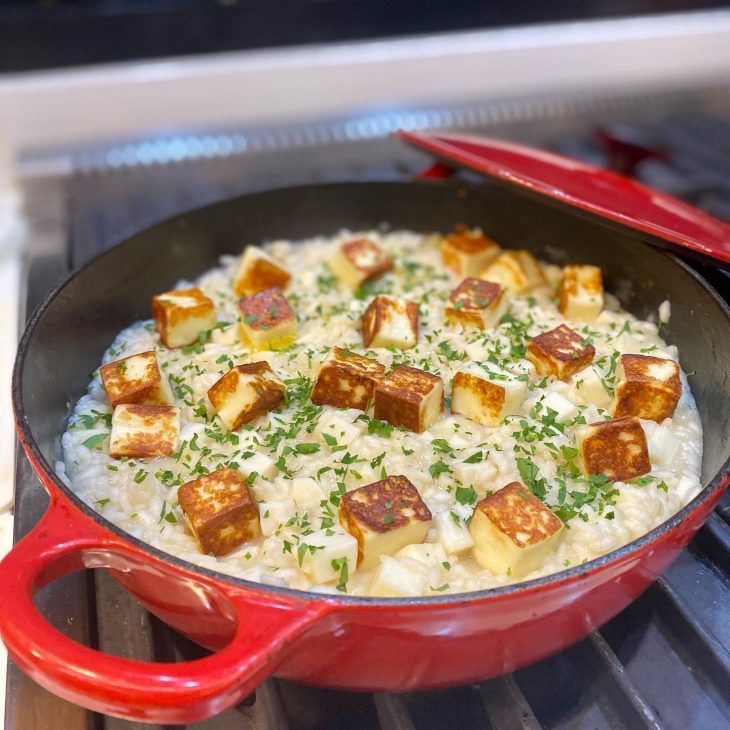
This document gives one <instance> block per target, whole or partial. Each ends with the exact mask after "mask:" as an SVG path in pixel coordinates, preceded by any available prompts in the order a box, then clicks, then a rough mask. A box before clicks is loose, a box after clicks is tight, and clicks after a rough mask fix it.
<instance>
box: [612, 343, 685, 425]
mask: <svg viewBox="0 0 730 730" xmlns="http://www.w3.org/2000/svg"><path fill="white" fill-rule="evenodd" d="M616 383H617V385H616V390H615V395H616V397H615V398H614V401H613V408H612V413H613V415H614V416H616V417H620V416H637V417H638V418H643V419H645V420H647V421H656V422H657V423H661V422H662V421H663V420H664V419H665V418H671V417H672V416H673V415H674V410H675V408H676V407H677V403H678V402H679V398H680V396H681V395H682V381H681V380H680V378H679V365H678V364H677V363H676V362H675V361H674V360H668V359H665V358H661V357H651V356H650V355H621V357H619V359H618V365H617V366H616Z"/></svg>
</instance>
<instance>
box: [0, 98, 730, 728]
mask: <svg viewBox="0 0 730 730" xmlns="http://www.w3.org/2000/svg"><path fill="white" fill-rule="evenodd" d="M554 109H557V110H558V111H555V113H554V114H552V116H550V115H548V117H545V116H544V115H543V117H542V118H538V117H537V116H533V118H529V119H528V118H527V117H526V116H525V115H520V113H519V110H515V109H513V110H512V112H511V114H505V113H504V110H502V112H499V111H498V110H497V111H495V110H494V109H492V110H491V111H490V110H489V109H487V108H484V107H474V108H466V107H465V108H463V109H451V110H447V111H448V114H447V113H446V111H444V110H441V111H439V110H423V111H422V112H413V113H412V117H411V118H410V122H411V124H412V126H419V125H420V126H421V127H423V126H432V127H436V126H452V127H459V128H461V129H471V130H474V131H480V130H483V131H485V132H488V133H489V134H491V135H497V134H503V135H505V136H510V137H513V138H518V139H523V140H526V141H530V142H533V143H535V142H537V143H540V144H543V145H545V146H549V147H551V148H552V149H556V150H559V151H561V152H564V153H566V154H570V155H573V156H576V157H580V158H582V159H586V160H590V161H591V162H594V163H598V164H602V165H605V166H609V167H613V168H615V169H619V170H622V171H625V172H630V173H631V174H634V175H635V176H636V177H638V178H639V179H641V180H644V181H646V182H648V183H650V184H652V185H655V186H657V187H660V188H663V189H665V190H667V191H668V192H671V193H673V194H675V195H679V196H681V197H683V198H685V199H687V200H690V201H691V202H693V203H694V204H696V205H699V206H700V207H703V208H705V209H706V210H708V211H710V212H712V213H714V214H715V215H718V216H721V217H723V216H724V217H725V218H726V219H729V220H730V90H724V91H721V92H718V91H717V90H715V91H713V92H711V93H708V94H707V95H706V96H701V95H698V94H693V95H691V97H690V96H688V97H681V96H680V97H678V96H672V95H664V96H662V95H661V94H660V95H657V96H655V97H653V99H651V100H647V99H646V98H641V99H635V100H634V101H633V102H632V101H627V100H625V99H623V100H616V101H615V103H613V104H612V103H608V102H607V101H605V100H604V101H603V102H601V104H600V105H597V106H593V107H590V106H586V107H584V108H582V109H578V110H576V109H575V108H568V109H563V110H562V112H559V109H560V107H559V106H557V107H554ZM690 109H691V111H689V110H690ZM439 115H441V116H439ZM637 119H640V120H641V122H640V123H638V122H637ZM404 122H405V124H404V126H407V124H408V122H409V119H405V120H401V124H403V123H404ZM393 124H394V122H393V120H384V119H383V118H382V117H378V116H374V117H372V118H366V119H359V120H350V121H349V122H348V121H339V122H336V123H332V124H331V125H322V126H309V127H302V128H297V129H289V130H274V131H273V132H272V131H271V130H269V131H256V130H249V131H247V132H246V133H238V132H236V133H230V134H216V135H203V136H187V137H177V138H174V139H164V140H156V141H151V142H147V141H145V142H139V143H130V144H126V145H122V146H119V147H113V148H106V149H99V150H92V151H88V152H86V153H84V154H83V155H78V156H77V157H76V158H75V159H74V160H73V164H72V170H73V172H72V174H71V175H70V176H68V177H66V178H63V179H58V180H55V181H36V182H35V183H33V184H32V185H31V186H30V187H29V193H30V199H29V201H28V206H27V207H28V210H29V211H31V226H32V227H33V231H32V232H33V235H32V236H31V241H32V243H33V248H32V249H31V250H30V251H29V255H30V265H29V270H28V281H27V298H28V302H27V307H28V311H30V309H31V308H32V307H33V306H34V305H35V303H37V301H38V300H39V298H40V297H42V295H43V294H44V293H45V291H47V290H48V288H49V286H50V284H51V283H52V282H53V281H54V280H55V279H56V278H57V277H58V276H59V275H60V274H62V273H63V272H65V271H66V270H68V269H69V268H73V267H76V266H78V265H80V264H82V263H83V262H84V261H86V260H88V259H89V257H90V256H92V255H94V254H95V253H97V252H98V251H101V250H103V249H104V248H106V247H108V246H109V245H111V244H112V243H114V242H116V241H118V240H121V239H122V238H124V237H126V236H128V235H129V234H131V233H132V232H134V231H135V230H139V229H140V228H143V227H146V226H148V225H150V224H151V223H154V222H155V221H157V220H160V219H162V218H165V217H167V216H170V215H173V214H175V213H177V212H180V211H182V210H185V209H189V208H192V207H195V206H199V205H203V204H205V203H208V202H212V201H214V200H219V199H222V198H225V197H229V196H232V195H235V194H238V193H242V192H245V191H250V190H254V189H261V188H266V187H274V186H282V185H291V184H296V183H303V182H320V181H326V180H336V179H361V180H362V179H393V178H403V177H408V176H411V175H413V174H414V173H415V172H417V171H419V170H420V169H422V167H424V166H425V164H427V162H428V160H427V158H425V157H423V156H422V155H420V154H419V153H416V152H414V151H412V150H409V149H407V148H406V147H405V146H404V145H402V144H401V143H399V142H397V141H396V140H394V139H391V138H387V137H384V136H383V132H384V131H387V129H388V128H389V126H392V125H393ZM698 268H699V269H700V270H701V272H702V273H703V275H705V276H707V277H708V278H709V279H711V280H712V281H713V283H714V284H715V286H717V287H718V289H719V290H720V291H721V293H722V294H723V296H725V298H726V299H728V300H729V301H730V279H728V277H727V275H726V274H725V273H723V272H721V271H718V270H716V269H712V268H709V267H704V266H699V265H698ZM16 484H17V494H16V537H19V536H21V535H22V534H24V533H25V532H26V531H27V530H28V529H29V528H30V527H31V526H32V525H33V524H34V523H35V521H36V520H37V517H38V515H39V514H40V513H41V512H42V510H43V508H44V505H45V501H46V499H45V495H44V493H43V492H42V490H41V488H40V486H39V484H38V482H37V480H36V479H35V477H34V476H33V474H32V472H31V470H30V467H29V465H28V464H27V462H26V461H25V459H24V458H23V457H22V456H21V457H20V458H19V459H18V467H17V475H16ZM38 603H39V605H41V606H42V607H43V609H44V610H45V612H46V615H48V617H49V620H51V621H52V622H53V623H54V624H55V625H56V626H57V627H58V628H60V629H61V630H63V631H64V632H66V633H67V634H68V635H70V636H72V637H74V638H76V639H77V640H79V641H82V642H85V643H87V644H89V645H92V646H95V647H97V648H99V649H101V650H103V651H105V652H110V653H113V654H118V655H122V656H129V657H134V658H139V659H147V660H157V661H174V660H176V659H182V658H192V657H196V656H201V655H203V654H204V651H203V650H202V649H200V648H199V647H197V646H195V645H193V644H192V643H190V642H189V641H187V640H186V639H184V638H182V637H181V636H179V635H178V634H176V633H175V632H173V631H172V630H171V629H168V628H167V627H166V626H165V625H164V624H162V623H161V622H160V621H158V620H157V619H156V618H155V617H154V616H152V615H150V614H149V613H147V612H146V611H145V610H144V609H143V608H141V607H140V606H139V605H138V604H137V603H136V601H134V599H132V598H131V597H129V596H128V595H127V594H126V593H125V592H124V591H123V590H122V589H121V588H120V587H119V586H118V585H117V584H116V583H115V582H114V581H113V580H112V579H111V578H110V577H109V576H108V575H107V574H106V573H105V572H103V571H87V572H84V573H78V574H74V575H71V576H67V577H66V578H65V579H63V580H61V581H58V582H56V583H53V584H51V585H50V586H49V587H47V588H46V589H44V591H43V592H42V593H41V594H40V595H39V597H38ZM728 606H730V498H728V497H727V496H726V497H725V498H724V500H723V502H722V503H721V505H720V506H719V507H718V509H717V510H716V512H715V513H714V514H713V515H712V516H711V518H710V520H709V521H708V523H707V525H706V526H705V527H704V528H703V529H702V530H701V532H700V533H699V534H698V535H697V537H696V539H695V540H694V541H693V543H692V545H691V546H690V548H689V549H688V550H686V551H685V552H684V553H682V555H681V556H680V558H679V559H678V560H677V561H676V562H675V563H674V565H672V567H671V568H670V569H669V570H668V571H667V572H666V574H665V575H664V576H663V577H662V578H661V579H660V580H658V581H657V582H656V583H655V584H654V585H653V586H652V587H651V588H650V589H649V590H648V591H647V592H646V593H645V594H644V595H643V596H642V597H641V598H639V600H637V601H636V602H635V603H634V604H632V605H631V606H630V607H629V608H627V609H626V610H625V611H624V612H623V613H621V614H620V615H619V616H618V617H616V618H615V619H614V620H613V621H611V622H610V623H608V624H607V625H606V626H604V627H603V628H601V630H600V631H596V632H594V633H593V634H591V635H590V636H589V637H588V638H587V639H585V640H584V641H582V642H580V643H579V644H577V645H576V646H574V647H572V648H570V649H568V650H566V651H564V652H562V653H560V654H558V655H556V656H554V657H552V658H550V659H546V660H544V661H542V662H540V663H538V664H535V665H533V666H531V667H529V668H527V669H523V670H521V671H519V672H516V673H514V674H512V675H509V676H505V677H501V678H498V679H493V680H489V681H486V682H482V683H478V684H472V685H466V686H461V687H455V688H452V689H446V690H441V691H434V692H423V693H408V694H400V695H396V694H384V693H383V694H355V693H345V692H336V691H330V690H323V689H314V688H310V687H305V686H302V685H298V684H294V683H291V682H285V681H280V680H276V679H271V680H268V681H267V682H265V683H264V684H263V685H262V686H261V687H259V689H257V691H256V693H255V696H251V697H249V698H248V699H247V700H246V701H244V702H243V703H241V704H240V705H239V706H237V707H235V708H233V709H231V710H229V711H227V712H225V713H223V714H222V715H220V716H218V717H216V718H213V719H211V720H208V721H206V722H202V723H197V724H194V725H190V726H188V727H190V728H200V729H201V730H228V729H229V728H230V729H232V728H237V729H240V730H259V729H263V728H271V729H277V730H278V729H280V728H281V729H285V728H290V729H291V730H315V729H322V730H336V729H339V728H347V730H358V729H359V728H363V729H365V728H383V729H385V730H395V729H397V730H411V729H414V730H415V729H419V730H420V729H424V730H431V729H440V728H444V727H449V728H450V729H451V730H457V729H459V728H476V727H485V728H493V729H495V730H497V729H501V728H504V729H507V730H511V729H512V728H528V729H530V730H532V729H537V728H561V729H566V730H568V729H572V728H576V729H577V728H581V729H583V728H607V729H608V728H627V730H628V729H629V728H631V729H633V728H667V729H670V730H674V729H675V728H676V730H680V729H681V730H692V729H696V730H713V729H715V728H717V729H718V730H719V729H720V728H727V727H730V651H729V649H730V613H729V612H728V610H727V607H728ZM143 727H149V726H145V725H141V724H138V723H133V722H127V721H122V720H118V719H114V718H108V717H102V716H99V715H95V714H93V713H88V712H86V711H84V710H82V709H80V708H77V707H74V706H72V705H70V704H68V703H66V702H64V701H63V700H60V699H57V698H55V697H53V696H51V695H50V694H48V693H47V692H45V691H44V690H42V689H41V688H39V687H38V686H37V685H35V684H34V683H33V682H32V681H31V680H29V679H28V678H26V677H25V676H24V675H22V674H21V673H20V672H19V671H18V670H17V669H16V668H15V667H13V666H10V668H9V675H8V704H7V708H6V729H7V730H46V729H49V730H50V729H53V730H56V729H57V728H63V729H64V730H80V729H81V728H94V729H95V730H124V729H126V730H132V729H133V728H143ZM153 727H154V726H153Z"/></svg>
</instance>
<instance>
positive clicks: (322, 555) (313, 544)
mask: <svg viewBox="0 0 730 730" xmlns="http://www.w3.org/2000/svg"><path fill="white" fill-rule="evenodd" d="M300 544H302V545H306V549H305V551H304V553H303V556H302V570H303V571H304V572H305V573H306V574H307V575H308V576H309V577H310V578H311V579H312V580H313V581H314V582H315V583H332V582H333V581H336V580H340V579H341V578H344V577H345V575H349V574H350V573H352V572H354V571H355V569H356V568H357V550H358V546H357V540H356V539H355V538H354V537H353V536H352V535H350V533H348V532H345V531H344V530H343V529H341V528H338V527H334V528H329V527H328V528H327V529H325V530H317V531H316V532H310V533H309V534H308V535H304V536H302V538H301V543H300Z"/></svg>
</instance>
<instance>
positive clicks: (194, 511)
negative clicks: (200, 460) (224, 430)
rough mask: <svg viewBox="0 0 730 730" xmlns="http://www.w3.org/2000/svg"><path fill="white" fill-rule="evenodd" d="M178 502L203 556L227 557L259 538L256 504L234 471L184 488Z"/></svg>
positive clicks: (222, 471) (219, 472)
mask: <svg viewBox="0 0 730 730" xmlns="http://www.w3.org/2000/svg"><path fill="white" fill-rule="evenodd" d="M177 499H178V502H179V503H180V507H181V508H182V511H183V512H184V514H185V519H186V522H187V524H188V526H189V527H190V530H191V532H192V533H193V536H194V537H195V539H196V540H197V541H198V545H199V547H200V552H202V553H209V554H211V555H226V554H227V553H230V552H231V551H232V550H235V549H236V548H237V547H240V546H241V545H243V544H244V543H246V542H249V541H251V540H254V539H256V538H257V537H259V536H260V535H261V526H260V524H259V510H258V506H257V504H256V500H255V499H254V497H253V495H252V494H251V490H250V489H249V488H248V485H247V484H246V482H245V481H244V480H243V478H242V477H241V476H240V474H238V473H237V472H236V471H234V470H233V469H218V470H217V471H213V472H211V473H210V474H205V475H203V476H202V477H199V478H198V479H194V480H193V481H191V482H187V483H185V484H183V485H182V486H181V487H180V488H179V489H178V490H177Z"/></svg>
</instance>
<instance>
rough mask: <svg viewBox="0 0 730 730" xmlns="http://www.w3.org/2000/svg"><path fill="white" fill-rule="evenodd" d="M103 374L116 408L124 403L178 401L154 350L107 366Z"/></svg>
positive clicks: (165, 403) (104, 367)
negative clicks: (161, 369)
mask: <svg viewBox="0 0 730 730" xmlns="http://www.w3.org/2000/svg"><path fill="white" fill-rule="evenodd" d="M100 373H101V382H102V383H103V385H104V390H105V391H106V395H107V397H108V398H109V403H110V404H111V405H112V407H114V406H118V405H119V404H120V403H137V404H139V405H147V406H166V405H170V404H171V403H174V402H175V400H174V398H173V396H172V391H171V390H170V384H169V382H168V381H167V378H166V377H165V376H164V375H163V374H162V373H161V372H160V367H159V365H158V362H157V355H156V354H155V352H154V351H152V350H150V351H149V352H140V353H139V354H138V355H130V356H129V357H125V358H123V359H122V360H116V361H115V362H110V363H108V364H106V365H103V366H102V367H101V369H100Z"/></svg>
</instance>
